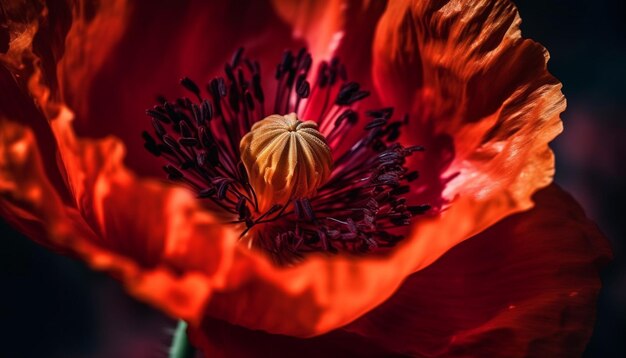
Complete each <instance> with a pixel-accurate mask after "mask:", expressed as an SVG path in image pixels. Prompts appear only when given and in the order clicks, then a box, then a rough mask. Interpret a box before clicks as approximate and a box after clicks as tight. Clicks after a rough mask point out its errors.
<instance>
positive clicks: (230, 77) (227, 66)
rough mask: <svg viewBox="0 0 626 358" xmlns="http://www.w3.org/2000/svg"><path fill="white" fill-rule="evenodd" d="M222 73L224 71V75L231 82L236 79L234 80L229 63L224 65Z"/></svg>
mask: <svg viewBox="0 0 626 358" xmlns="http://www.w3.org/2000/svg"><path fill="white" fill-rule="evenodd" d="M224 73H226V77H228V79H229V80H230V81H231V82H233V83H236V82H237V81H236V80H235V74H234V73H233V68H232V67H230V65H229V64H226V65H225V66H224Z"/></svg>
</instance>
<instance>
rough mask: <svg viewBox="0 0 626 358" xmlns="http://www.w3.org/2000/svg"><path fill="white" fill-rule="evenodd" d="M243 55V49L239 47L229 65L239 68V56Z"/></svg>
mask: <svg viewBox="0 0 626 358" xmlns="http://www.w3.org/2000/svg"><path fill="white" fill-rule="evenodd" d="M242 55H243V47H240V48H238V49H237V51H235V53H234V54H233V57H232V58H231V60H230V65H231V66H233V67H237V66H239V62H241V56H242Z"/></svg>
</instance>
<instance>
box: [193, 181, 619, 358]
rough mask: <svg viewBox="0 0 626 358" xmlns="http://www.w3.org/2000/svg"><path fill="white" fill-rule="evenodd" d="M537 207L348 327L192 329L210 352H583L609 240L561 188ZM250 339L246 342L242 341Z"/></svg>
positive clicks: (210, 323) (447, 258)
mask: <svg viewBox="0 0 626 358" xmlns="http://www.w3.org/2000/svg"><path fill="white" fill-rule="evenodd" d="M535 200H536V206H535V207H534V208H533V209H531V210H530V211H528V212H525V213H521V214H517V215H514V216H511V217H509V218H507V219H505V220H503V221H501V222H499V223H498V224H496V225H495V226H493V227H492V228H490V229H488V230H486V231H485V232H483V233H481V234H479V235H477V236H476V237H475V238H473V239H471V240H467V241H466V242H463V243H462V244H460V245H458V246H457V247H455V248H454V249H452V250H450V251H449V252H447V253H446V254H445V255H444V256H442V257H441V258H440V259H439V260H437V261H436V262H435V263H434V264H433V265H431V266H430V267H428V268H426V269H424V270H422V271H420V272H417V273H415V274H413V275H411V276H409V278H408V279H407V281H406V282H404V283H403V284H402V286H401V287H400V288H399V290H398V291H397V292H396V293H395V294H394V295H393V296H392V297H391V298H390V299H389V300H388V301H386V302H385V303H383V304H382V305H381V306H379V307H377V308H376V309H374V310H373V311H371V312H369V313H367V314H366V315H364V316H363V317H361V318H360V319H358V320H357V321H355V322H353V323H352V324H349V325H348V326H346V327H344V328H343V329H339V330H335V331H332V332H329V333H327V334H324V335H321V336H318V337H314V338H309V339H298V338H294V337H287V336H282V335H273V334H268V333H265V332H261V331H253V330H250V329H246V328H244V327H240V326H235V325H232V324H229V323H227V322H223V321H217V320H215V319H206V320H205V322H204V323H203V325H202V328H201V329H194V328H191V329H190V331H189V333H190V336H191V338H192V340H193V341H194V343H195V344H196V345H198V346H199V347H201V349H202V350H203V352H204V354H205V355H207V356H212V357H213V356H216V357H219V356H229V357H230V356H232V357H252V356H264V355H272V356H276V357H283V356H285V357H286V356H304V357H308V356H311V357H313V356H320V355H330V356H334V355H337V356H364V355H367V356H395V355H408V356H419V357H422V356H423V357H434V356H437V357H439V356H446V357H448V356H481V357H483V356H484V357H486V356H546V357H548V356H549V357H560V356H567V357H570V356H580V355H581V354H582V353H583V350H584V349H585V345H586V342H587V341H588V339H589V336H590V334H591V330H592V327H593V321H594V316H595V303H596V299H597V295H598V291H599V290H600V278H599V272H598V271H599V269H600V268H601V267H602V266H604V265H605V264H606V261H607V259H608V257H610V250H609V248H608V242H607V240H606V239H605V238H604V237H603V235H602V234H601V233H600V232H599V231H598V228H597V227H596V226H595V225H594V224H593V223H592V222H590V221H589V220H588V219H587V218H586V217H585V215H584V213H583V211H582V209H581V208H580V207H579V206H578V204H577V203H576V202H575V201H574V200H573V199H572V198H571V197H570V196H569V195H567V194H566V193H564V192H563V191H562V190H561V189H559V188H558V187H556V186H551V187H549V188H546V189H544V190H542V191H540V192H538V193H537V194H536V195H535ZM242 342H245V344H242Z"/></svg>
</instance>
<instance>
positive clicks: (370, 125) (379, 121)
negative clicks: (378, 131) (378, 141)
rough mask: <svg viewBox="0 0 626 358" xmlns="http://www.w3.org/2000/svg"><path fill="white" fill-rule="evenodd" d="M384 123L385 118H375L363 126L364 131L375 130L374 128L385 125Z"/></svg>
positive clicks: (385, 121)
mask: <svg viewBox="0 0 626 358" xmlns="http://www.w3.org/2000/svg"><path fill="white" fill-rule="evenodd" d="M385 123H387V119H385V118H377V119H374V120H373V121H371V122H369V123H368V124H366V125H365V130H370V129H372V128H376V127H382V126H384V125H385Z"/></svg>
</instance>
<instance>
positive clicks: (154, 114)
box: [146, 109, 172, 124]
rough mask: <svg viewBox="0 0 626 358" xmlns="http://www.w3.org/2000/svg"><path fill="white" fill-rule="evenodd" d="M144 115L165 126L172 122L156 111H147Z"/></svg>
mask: <svg viewBox="0 0 626 358" xmlns="http://www.w3.org/2000/svg"><path fill="white" fill-rule="evenodd" d="M146 114H147V115H149V116H150V117H152V118H155V119H158V120H159V121H161V122H163V123H165V124H169V123H172V120H171V119H170V118H169V117H168V116H167V115H165V113H161V112H159V111H158V110H156V109H148V110H146Z"/></svg>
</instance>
